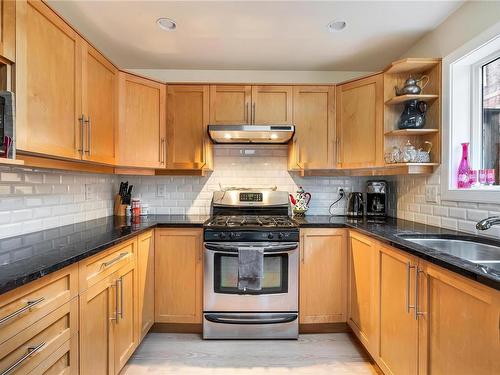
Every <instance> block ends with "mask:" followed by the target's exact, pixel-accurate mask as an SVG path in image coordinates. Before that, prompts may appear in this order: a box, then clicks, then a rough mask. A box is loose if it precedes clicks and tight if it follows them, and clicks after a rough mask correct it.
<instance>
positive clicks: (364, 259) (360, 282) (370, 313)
mask: <svg viewBox="0 0 500 375" xmlns="http://www.w3.org/2000/svg"><path fill="white" fill-rule="evenodd" d="M378 252H379V250H378V243H377V242H376V241H374V240H372V239H371V238H370V237H367V236H364V235H361V234H359V233H357V232H354V231H350V247H349V255H348V258H349V281H348V301H349V302H348V305H347V306H348V319H347V322H348V324H349V325H350V327H351V328H352V330H353V331H354V333H355V334H356V336H358V338H359V340H360V341H361V342H362V343H363V345H364V346H365V348H366V349H367V350H368V352H369V353H370V354H371V355H372V356H373V357H375V356H376V353H377V348H378V346H377V345H378V337H379V336H378V324H377V320H378V298H377V297H378V291H379V284H378Z"/></svg>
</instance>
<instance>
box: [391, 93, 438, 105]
mask: <svg viewBox="0 0 500 375" xmlns="http://www.w3.org/2000/svg"><path fill="white" fill-rule="evenodd" d="M438 98H439V95H434V94H427V95H426V94H419V95H400V96H395V97H393V98H391V99H389V100H388V101H386V102H385V104H387V105H392V104H401V103H404V102H406V101H408V100H415V99H416V100H421V101H424V102H426V103H432V102H433V101H434V100H436V99H438Z"/></svg>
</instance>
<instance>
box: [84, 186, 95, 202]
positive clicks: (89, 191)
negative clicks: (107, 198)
mask: <svg viewBox="0 0 500 375" xmlns="http://www.w3.org/2000/svg"><path fill="white" fill-rule="evenodd" d="M95 199H96V189H95V185H92V184H85V200H86V201H93V200H95Z"/></svg>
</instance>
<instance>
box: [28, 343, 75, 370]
mask: <svg viewBox="0 0 500 375" xmlns="http://www.w3.org/2000/svg"><path fill="white" fill-rule="evenodd" d="M78 373H79V372H78V335H77V334H75V335H73V336H72V337H71V338H70V339H69V340H68V341H66V342H65V343H64V344H62V345H61V346H60V347H59V348H57V349H56V350H55V351H54V352H53V353H52V354H51V355H49V356H48V358H47V359H46V360H45V361H43V362H42V363H41V364H40V365H39V366H37V367H36V368H35V369H34V370H33V371H32V372H30V375H35V374H36V375H39V374H43V375H73V374H78Z"/></svg>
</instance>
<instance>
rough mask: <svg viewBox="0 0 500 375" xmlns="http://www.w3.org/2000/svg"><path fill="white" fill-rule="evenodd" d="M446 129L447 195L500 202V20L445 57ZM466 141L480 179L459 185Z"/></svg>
mask: <svg viewBox="0 0 500 375" xmlns="http://www.w3.org/2000/svg"><path fill="white" fill-rule="evenodd" d="M442 129H443V142H442V144H443V157H442V160H443V166H442V167H441V199H442V200H451V201H466V202H482V203H498V202H500V23H498V24H496V25H495V26H494V27H492V28H490V29H488V30H486V31H485V32H484V33H483V34H480V35H478V36H477V37H476V38H474V39H473V40H471V41H469V42H468V43H465V44H464V45H463V46H462V47H460V48H459V49H458V50H456V51H454V52H453V53H451V54H450V55H448V56H446V57H445V58H443V116H442ZM463 143H468V144H469V166H470V168H471V169H472V170H474V171H477V172H476V173H477V180H476V181H475V183H474V185H473V186H472V187H471V188H466V189H458V174H459V173H458V172H459V166H460V161H461V159H462V144H463ZM484 170H493V173H491V172H490V173H489V175H490V179H489V181H488V173H481V171H484ZM474 174H475V173H471V175H472V176H474ZM481 177H483V178H481ZM463 178H464V176H463V175H461V176H460V181H463ZM471 179H472V180H474V178H473V177H471Z"/></svg>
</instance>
